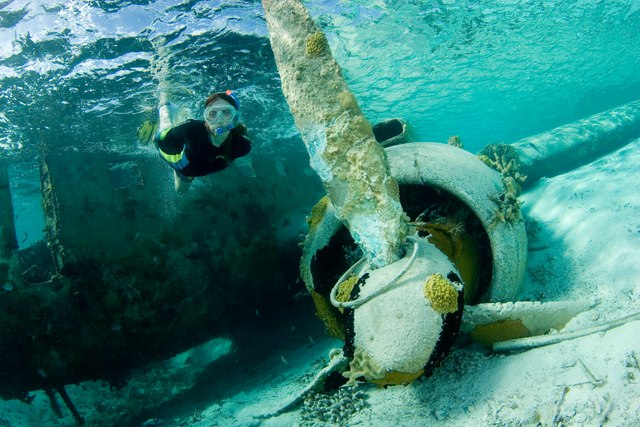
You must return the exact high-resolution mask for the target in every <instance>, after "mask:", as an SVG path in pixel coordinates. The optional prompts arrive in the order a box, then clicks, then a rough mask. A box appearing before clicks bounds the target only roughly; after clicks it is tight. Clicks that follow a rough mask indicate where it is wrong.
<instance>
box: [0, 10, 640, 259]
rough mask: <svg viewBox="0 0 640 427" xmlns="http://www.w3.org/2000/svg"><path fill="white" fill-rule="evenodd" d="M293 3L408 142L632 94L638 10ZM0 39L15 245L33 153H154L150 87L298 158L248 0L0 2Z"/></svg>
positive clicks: (494, 129) (33, 225) (2, 145)
mask: <svg viewBox="0 0 640 427" xmlns="http://www.w3.org/2000/svg"><path fill="white" fill-rule="evenodd" d="M305 4H306V5H307V6H308V8H309V9H310V11H311V13H312V15H313V16H314V17H315V18H316V20H317V21H318V22H319V23H320V25H321V26H322V28H323V29H324V31H325V32H326V34H327V36H328V38H329V41H330V45H331V48H332V51H333V53H334V55H335V57H336V59H337V60H338V62H339V64H340V65H341V66H342V68H343V73H344V75H345V78H346V79H347V81H348V83H349V84H350V87H351V89H352V91H353V92H354V93H355V95H356V97H357V98H358V101H359V102H360V105H361V107H362V108H363V111H364V112H365V114H366V116H367V117H368V118H369V120H370V121H371V122H377V121H380V120H383V119H386V118H389V117H400V118H402V119H404V120H406V121H407V122H408V123H409V124H410V125H411V126H412V128H413V130H414V133H415V138H416V139H417V140H420V141H441V142H444V141H446V139H447V138H448V137H449V136H451V135H454V134H457V135H460V136H461V138H462V140H463V142H464V143H465V147H466V148H467V149H468V150H470V151H473V152H477V151H479V150H480V149H481V148H482V147H483V146H484V145H486V144H488V143H493V142H499V141H504V142H514V141H517V140H519V139H521V138H524V137H527V136H530V135H533V134H536V133H538V132H542V131H546V130H550V129H552V128H554V127H556V126H559V125H562V124H564V123H568V122H572V121H575V120H577V119H581V118H584V117H586V116H589V115H591V114H594V113H597V112H600V111H603V110H606V109H609V108H613V107H615V106H618V105H620V104H623V103H626V102H629V101H633V100H636V99H639V98H640V74H639V73H638V72H637V70H638V69H640V43H639V36H640V25H639V24H640V2H638V1H595V0H593V1H568V0H566V1H525V0H523V1H515V0H513V1H509V0H505V1H452V0H448V1H447V0H439V1H417V0H397V1H393V0H388V1H382V0H378V1H360V0H353V1H338V0H334V1H326V0H325V1H307V2H305ZM0 33H1V34H0V105H2V109H1V110H0V156H1V158H2V159H8V160H9V161H10V164H11V168H10V173H11V182H12V193H13V196H14V208H15V210H16V212H17V219H16V221H17V228H18V236H17V237H18V241H19V242H20V244H21V246H23V247H26V246H29V245H30V244H31V243H33V242H35V241H37V240H38V239H39V238H41V230H42V228H43V227H44V223H43V220H42V218H41V216H40V215H39V210H40V208H39V204H40V183H39V173H38V169H37V165H38V160H39V158H40V147H41V146H42V145H43V144H44V145H46V146H48V147H49V149H50V150H51V149H53V150H57V151H60V152H65V150H68V151H82V152H89V153H91V152H96V151H100V150H108V151H114V152H125V153H128V152H143V153H146V154H149V155H150V156H151V155H155V153H153V150H152V149H151V148H149V147H142V146H140V145H139V144H138V141H137V139H136V129H137V128H138V126H139V125H140V124H141V123H143V122H144V121H145V120H155V119H156V115H157V112H156V105H157V97H158V92H159V87H163V88H166V89H167V90H168V91H169V93H170V96H171V99H172V100H173V101H174V102H175V103H176V104H179V105H180V106H182V107H183V108H186V109H190V110H191V111H193V112H194V115H197V114H198V111H199V108H200V105H201V103H202V101H203V100H204V98H205V97H206V96H207V95H208V94H209V93H210V92H212V91H217V90H221V89H226V88H232V89H234V90H235V91H236V92H237V93H238V94H239V96H240V98H241V103H242V110H243V119H244V121H245V122H246V124H247V126H248V127H249V129H250V132H251V136H252V140H253V141H254V144H255V145H254V147H255V153H256V154H257V155H263V156H270V157H272V158H275V159H287V158H291V157H292V156H294V155H297V154H300V153H304V152H305V147H304V144H303V143H302V141H301V139H300V138H299V135H298V133H297V131H296V129H295V126H294V124H293V120H292V117H291V115H290V113H289V111H288V107H287V105H286V103H285V100H284V98H283V96H282V94H281V89H280V81H279V78H278V74H277V71H276V68H275V63H274V60H273V56H272V53H271V51H270V47H269V42H268V39H267V37H266V36H267V34H266V25H265V22H264V18H263V12H262V9H261V6H260V3H259V2H257V1H207V2H205V1H195V0H193V1H182V2H179V1H168V0H167V1H157V2H149V1H135V0H134V1H109V0H101V1H32V2H30V1H19V0H14V1H5V2H2V3H0ZM302 166H303V165H301V167H302ZM88 178H89V179H90V176H89V177H88ZM283 179H286V177H283Z"/></svg>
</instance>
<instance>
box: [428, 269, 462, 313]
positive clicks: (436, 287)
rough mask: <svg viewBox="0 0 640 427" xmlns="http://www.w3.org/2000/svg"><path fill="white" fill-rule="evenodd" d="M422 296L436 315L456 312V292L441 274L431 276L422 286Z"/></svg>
mask: <svg viewBox="0 0 640 427" xmlns="http://www.w3.org/2000/svg"><path fill="white" fill-rule="evenodd" d="M424 296H425V298H427V300H428V301H429V302H430V303H431V308H433V309H434V310H435V311H436V312H437V313H440V314H445V313H454V312H456V311H458V290H457V289H456V287H455V286H454V285H453V283H451V282H450V281H449V280H448V279H446V278H445V277H443V276H442V275H441V274H432V275H431V276H430V277H429V278H428V279H427V282H426V283H425V284H424Z"/></svg>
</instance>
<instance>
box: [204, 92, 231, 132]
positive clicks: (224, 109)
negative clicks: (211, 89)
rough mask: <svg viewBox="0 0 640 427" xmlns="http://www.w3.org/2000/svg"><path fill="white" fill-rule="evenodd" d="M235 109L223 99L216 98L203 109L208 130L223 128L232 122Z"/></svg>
mask: <svg viewBox="0 0 640 427" xmlns="http://www.w3.org/2000/svg"><path fill="white" fill-rule="evenodd" d="M237 113H238V112H237V111H236V109H235V108H234V107H233V105H231V104H229V103H228V102H227V101H225V100H224V99H216V100H215V101H214V102H212V103H211V104H209V105H208V106H207V108H205V109H204V120H205V122H207V125H208V127H209V129H210V130H215V129H218V128H224V127H226V126H229V125H231V124H233V120H234V119H235V118H236V115H237Z"/></svg>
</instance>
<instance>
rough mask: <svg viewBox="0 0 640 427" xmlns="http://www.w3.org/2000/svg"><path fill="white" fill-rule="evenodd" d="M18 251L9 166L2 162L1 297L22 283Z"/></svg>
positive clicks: (0, 194) (0, 217)
mask: <svg viewBox="0 0 640 427" xmlns="http://www.w3.org/2000/svg"><path fill="white" fill-rule="evenodd" d="M17 249H18V241H17V240H16V229H15V224H14V220H13V204H12V203H11V189H10V187H9V171H8V165H7V164H6V163H5V162H4V161H1V160H0V295H1V294H2V293H8V292H12V291H13V290H14V289H16V288H17V287H18V286H20V284H21V283H22V278H21V277H20V275H21V271H20V268H19V265H18V256H17V252H16V250H17Z"/></svg>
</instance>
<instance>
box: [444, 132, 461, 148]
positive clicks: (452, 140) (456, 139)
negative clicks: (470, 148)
mask: <svg viewBox="0 0 640 427" xmlns="http://www.w3.org/2000/svg"><path fill="white" fill-rule="evenodd" d="M447 144H449V145H451V146H453V147H457V148H464V147H463V146H462V138H460V136H459V135H451V136H450V137H449V139H447Z"/></svg>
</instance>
